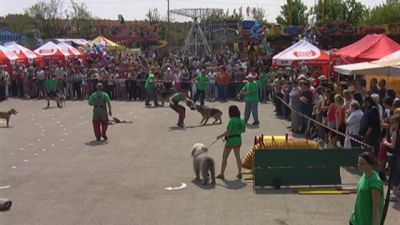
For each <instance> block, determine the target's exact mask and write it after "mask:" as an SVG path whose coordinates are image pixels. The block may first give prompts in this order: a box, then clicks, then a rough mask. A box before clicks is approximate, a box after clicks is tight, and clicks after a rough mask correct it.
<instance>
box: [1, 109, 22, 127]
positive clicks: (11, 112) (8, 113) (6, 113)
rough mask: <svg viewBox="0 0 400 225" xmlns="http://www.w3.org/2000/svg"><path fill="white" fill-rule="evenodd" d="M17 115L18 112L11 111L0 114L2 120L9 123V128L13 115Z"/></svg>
mask: <svg viewBox="0 0 400 225" xmlns="http://www.w3.org/2000/svg"><path fill="white" fill-rule="evenodd" d="M17 113H18V112H17V110H15V109H10V110H9V111H8V112H0V118H2V119H5V120H6V121H7V127H9V126H8V124H9V122H10V117H11V115H12V114H13V115H17Z"/></svg>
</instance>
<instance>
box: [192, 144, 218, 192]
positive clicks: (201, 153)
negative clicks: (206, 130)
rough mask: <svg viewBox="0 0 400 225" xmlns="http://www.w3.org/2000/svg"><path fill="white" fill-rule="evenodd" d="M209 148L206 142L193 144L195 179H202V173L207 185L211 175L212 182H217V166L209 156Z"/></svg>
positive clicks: (204, 182)
mask: <svg viewBox="0 0 400 225" xmlns="http://www.w3.org/2000/svg"><path fill="white" fill-rule="evenodd" d="M207 152H208V149H207V147H206V146H205V145H204V144H201V143H196V144H195V145H194V146H193V150H192V157H193V169H194V172H195V175H196V177H195V180H196V181H199V180H200V173H201V176H202V177H203V182H202V184H203V185H207V184H208V181H209V178H210V176H211V184H215V166H214V160H213V159H212V158H211V157H209V156H207Z"/></svg>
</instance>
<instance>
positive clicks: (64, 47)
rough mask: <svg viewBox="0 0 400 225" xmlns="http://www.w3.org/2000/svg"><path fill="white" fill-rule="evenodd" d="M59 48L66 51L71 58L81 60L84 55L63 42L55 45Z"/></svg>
mask: <svg viewBox="0 0 400 225" xmlns="http://www.w3.org/2000/svg"><path fill="white" fill-rule="evenodd" d="M57 46H58V47H59V48H61V49H62V50H65V51H68V53H69V54H70V55H71V56H72V57H73V58H81V59H83V56H84V53H83V52H81V51H79V50H78V49H76V48H74V47H72V46H71V45H69V44H67V43H65V42H60V43H58V44H57Z"/></svg>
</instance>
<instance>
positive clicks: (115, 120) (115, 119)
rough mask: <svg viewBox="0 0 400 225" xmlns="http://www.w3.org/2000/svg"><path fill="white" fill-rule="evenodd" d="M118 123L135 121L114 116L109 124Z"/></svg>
mask: <svg viewBox="0 0 400 225" xmlns="http://www.w3.org/2000/svg"><path fill="white" fill-rule="evenodd" d="M117 123H133V121H126V120H120V119H118V118H117V117H113V118H112V120H108V124H109V125H114V124H117Z"/></svg>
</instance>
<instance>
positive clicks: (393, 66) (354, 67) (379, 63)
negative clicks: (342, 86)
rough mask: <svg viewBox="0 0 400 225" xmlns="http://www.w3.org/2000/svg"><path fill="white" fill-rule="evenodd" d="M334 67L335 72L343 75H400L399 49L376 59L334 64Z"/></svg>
mask: <svg viewBox="0 0 400 225" xmlns="http://www.w3.org/2000/svg"><path fill="white" fill-rule="evenodd" d="M334 69H335V71H336V72H338V73H340V74H344V75H352V74H381V75H400V50H399V51H396V52H394V53H392V54H389V55H387V56H385V57H383V58H381V59H379V60H376V61H372V62H362V63H353V64H347V65H340V66H335V67H334Z"/></svg>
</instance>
